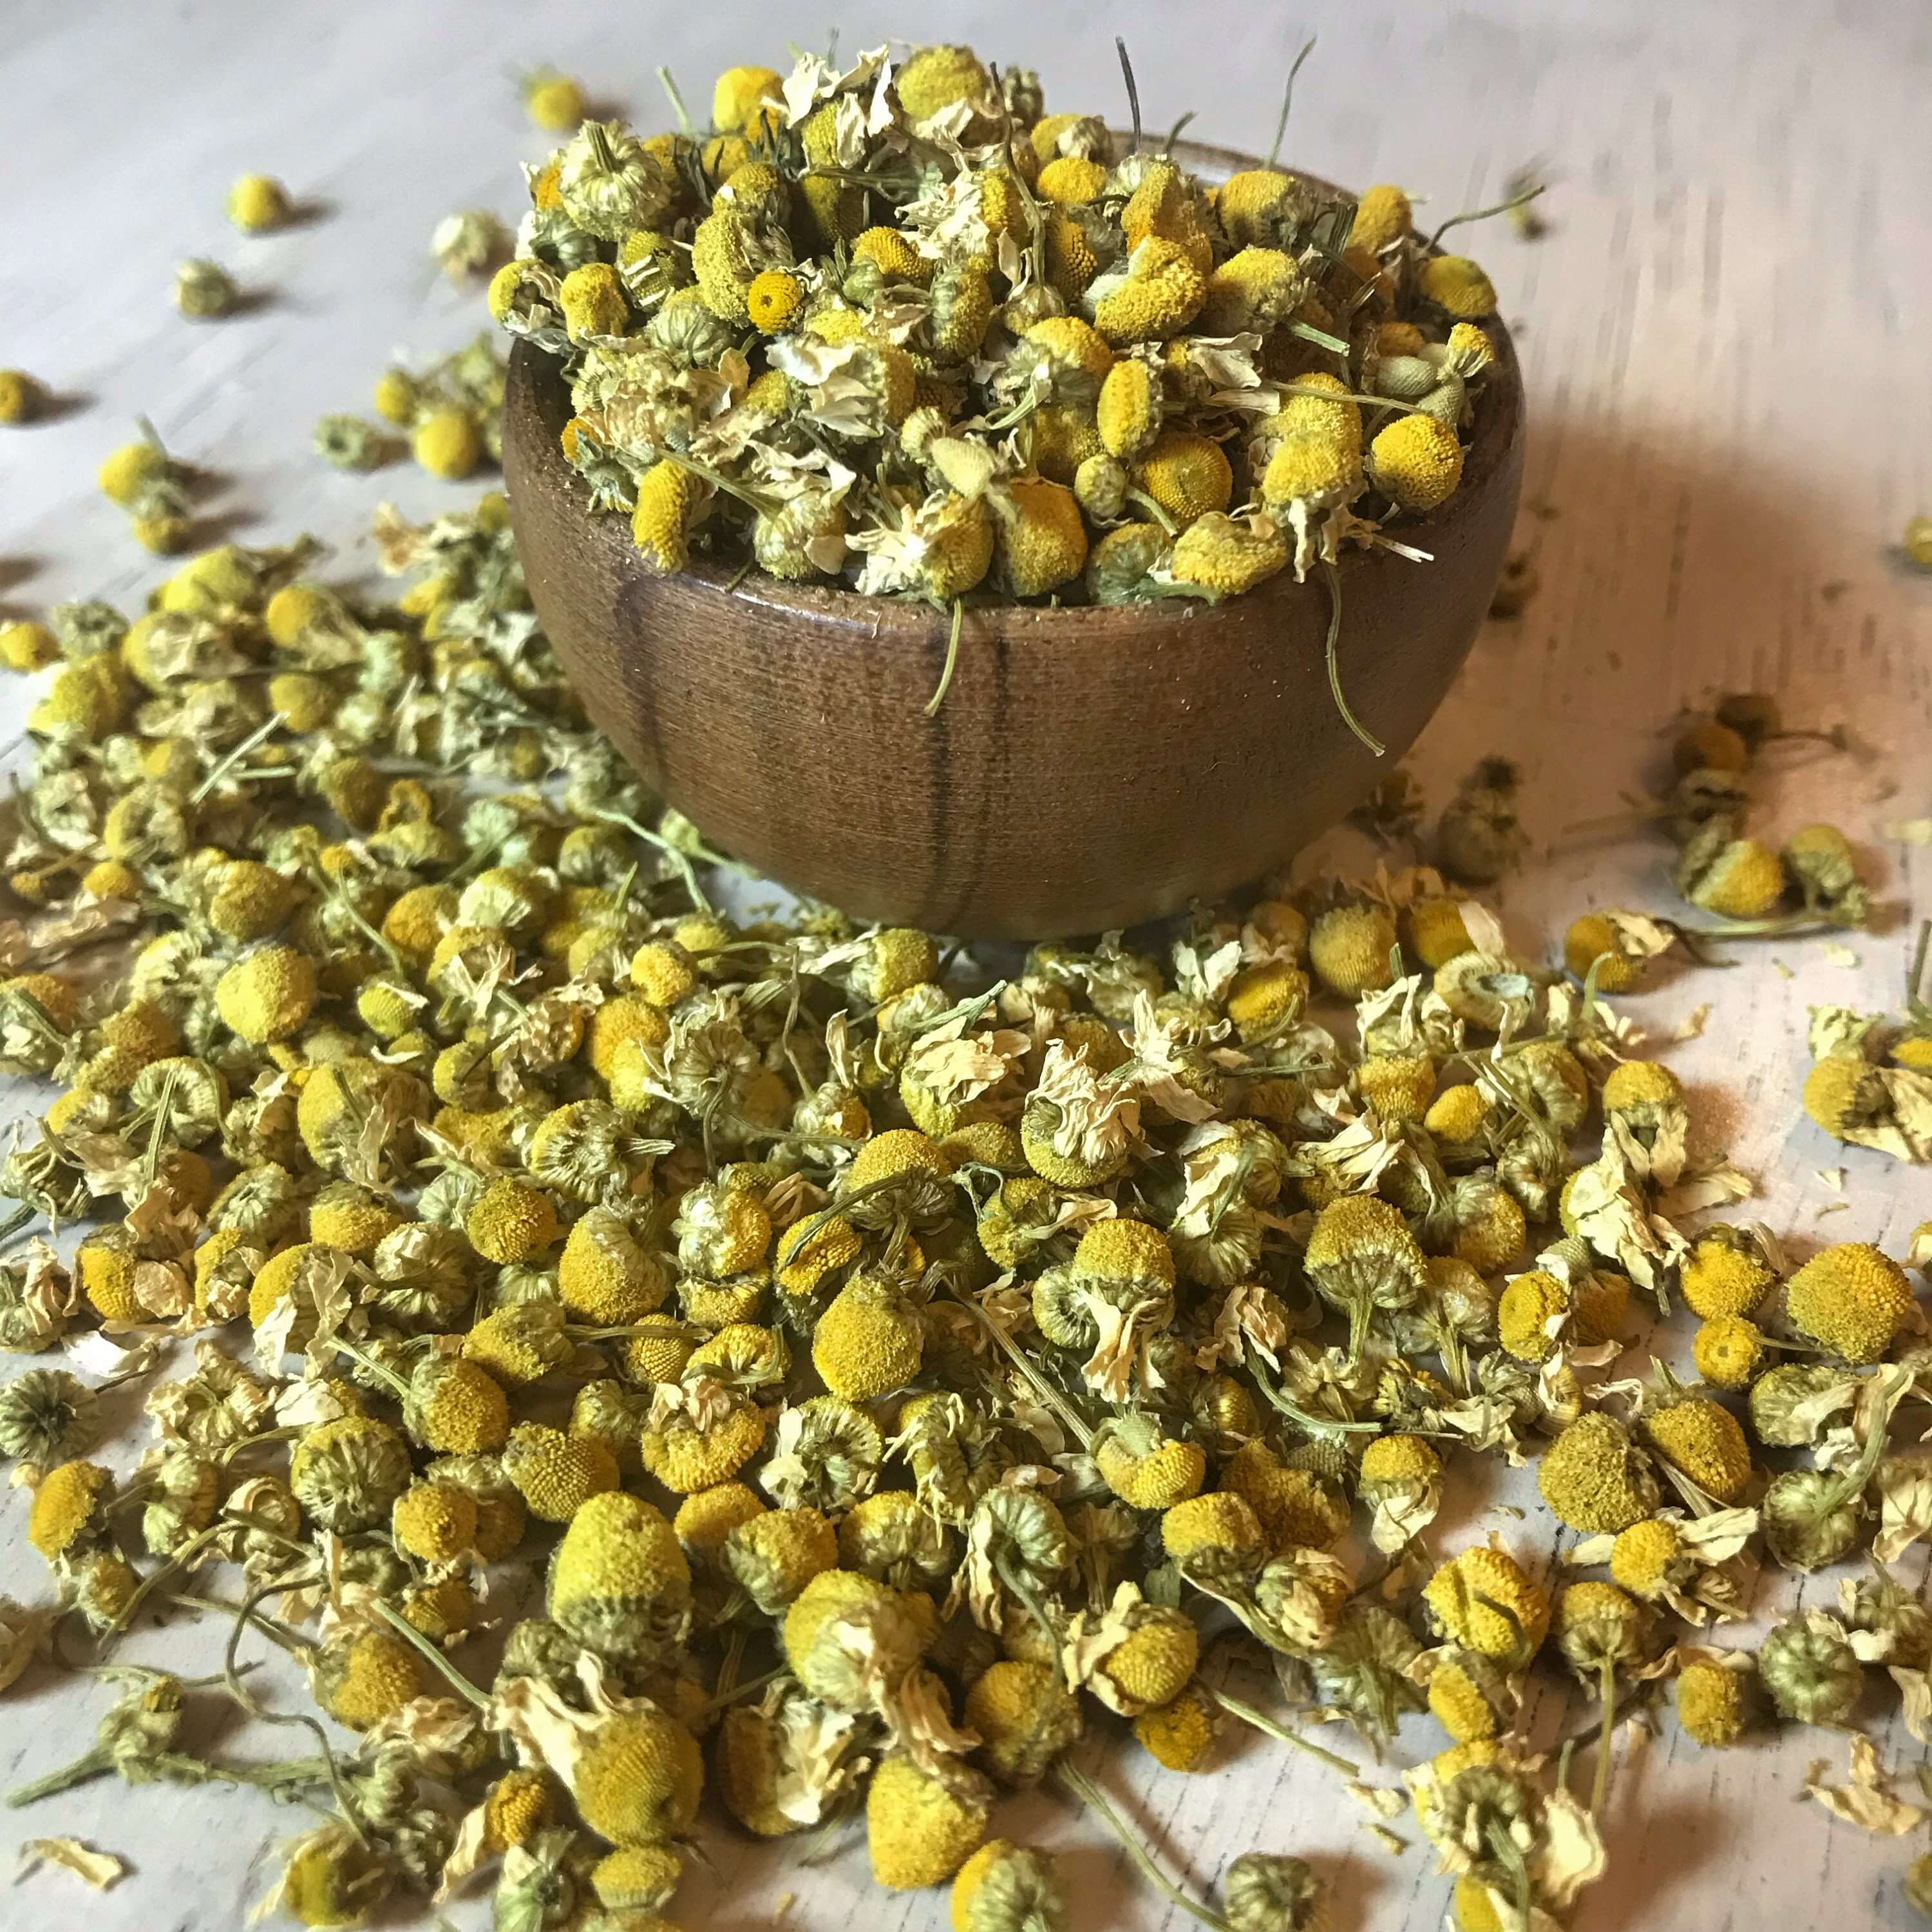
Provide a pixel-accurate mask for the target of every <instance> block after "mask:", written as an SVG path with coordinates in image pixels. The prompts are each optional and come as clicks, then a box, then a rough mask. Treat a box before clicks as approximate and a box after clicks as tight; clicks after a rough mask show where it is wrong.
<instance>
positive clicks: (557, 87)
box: [521, 67, 584, 133]
mask: <svg viewBox="0 0 1932 1932" xmlns="http://www.w3.org/2000/svg"><path fill="white" fill-rule="evenodd" d="M521 86H522V90H523V111H524V112H525V113H526V114H527V115H529V118H530V121H531V123H532V125H533V126H535V127H541V128H544V129H546V130H548V131H549V132H550V133H564V132H567V131H568V130H569V129H571V128H573V127H575V126H576V125H577V123H578V122H579V121H581V120H582V119H583V114H584V106H583V89H582V88H581V87H580V86H578V85H577V83H576V82H575V81H574V80H571V77H569V75H568V74H559V73H558V71H556V68H548V67H545V68H538V69H536V71H535V72H534V73H532V74H526V75H524V76H523V80H522V82H521Z"/></svg>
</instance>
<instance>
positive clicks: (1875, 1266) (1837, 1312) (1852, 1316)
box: [1785, 1241, 1912, 1362]
mask: <svg viewBox="0 0 1932 1932" xmlns="http://www.w3.org/2000/svg"><path fill="white" fill-rule="evenodd" d="M1785 1306H1786V1312H1787V1313H1788V1314H1789V1315H1790V1318H1791V1322H1792V1325H1793V1327H1794V1328H1796V1329H1797V1331H1799V1334H1802V1335H1804V1336H1806V1337H1808V1338H1809V1339H1810V1340H1812V1341H1814V1342H1816V1343H1818V1344H1819V1345H1820V1346H1821V1347H1823V1348H1826V1349H1830V1350H1831V1351H1832V1352H1833V1354H1835V1355H1842V1356H1843V1358H1845V1360H1846V1361H1848V1362H1876V1361H1879V1360H1881V1359H1882V1358H1883V1356H1884V1355H1885V1351H1886V1350H1887V1349H1889V1348H1890V1347H1891V1344H1892V1342H1893V1340H1894V1337H1896V1336H1897V1334H1898V1331H1900V1328H1903V1326H1904V1325H1905V1322H1906V1317H1907V1316H1909V1315H1910V1313H1911V1312H1912V1286H1911V1284H1910V1283H1909V1282H1908V1281H1907V1280H1906V1278H1905V1271H1904V1270H1903V1269H1902V1268H1900V1266H1899V1265H1898V1264H1897V1262H1894V1261H1893V1260H1892V1259H1891V1257H1890V1256H1888V1255H1886V1254H1885V1253H1882V1252H1881V1251H1880V1250H1879V1249H1877V1248H1875V1247H1871V1246H1870V1244H1868V1243H1867V1242H1864V1241H1842V1242H1841V1243H1840V1244H1838V1246H1837V1247H1832V1248H1827V1249H1826V1250H1825V1252H1824V1253H1823V1254H1820V1255H1814V1256H1812V1258H1811V1260H1809V1261H1808V1262H1806V1263H1805V1265H1804V1266H1803V1267H1802V1268H1800V1269H1799V1271H1798V1272H1797V1273H1796V1274H1795V1275H1793V1277H1791V1282H1790V1286H1789V1288H1788V1289H1787V1290H1786V1301H1785Z"/></svg>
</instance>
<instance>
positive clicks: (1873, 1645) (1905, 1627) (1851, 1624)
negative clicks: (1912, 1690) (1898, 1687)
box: [1838, 1557, 1932, 1670]
mask: <svg viewBox="0 0 1932 1932" xmlns="http://www.w3.org/2000/svg"><path fill="white" fill-rule="evenodd" d="M1871 1567H1872V1572H1873V1574H1871V1575H1870V1576H1869V1577H1860V1578H1859V1579H1858V1581H1857V1582H1855V1583H1853V1582H1852V1580H1850V1579H1849V1578H1846V1580H1844V1581H1843V1582H1842V1583H1840V1585H1839V1586H1838V1598H1839V1605H1840V1608H1841V1611H1842V1613H1843V1616H1844V1620H1845V1625H1846V1628H1847V1629H1848V1630H1850V1631H1853V1632H1854V1633H1858V1634H1862V1635H1863V1636H1864V1637H1865V1639H1866V1642H1867V1646H1870V1648H1869V1649H1867V1648H1866V1646H1860V1648H1861V1649H1864V1651H1865V1654H1866V1655H1872V1653H1873V1652H1877V1653H1878V1661H1881V1662H1883V1663H1886V1664H1900V1665H1902V1666H1903V1667H1905V1668H1906V1669H1907V1670H1924V1669H1925V1668H1926V1667H1927V1662H1928V1661H1932V1607H1927V1604H1926V1603H1925V1601H1924V1599H1923V1598H1921V1597H1920V1596H1919V1595H1918V1593H1917V1592H1915V1591H1914V1590H1910V1589H1907V1588H1906V1586H1904V1585H1903V1584H1902V1583H1897V1582H1894V1580H1893V1579H1892V1577H1891V1574H1890V1573H1889V1572H1888V1571H1886V1570H1885V1568H1884V1566H1883V1565H1882V1564H1880V1563H1879V1561H1878V1559H1876V1557H1874V1558H1873V1559H1871Z"/></svg>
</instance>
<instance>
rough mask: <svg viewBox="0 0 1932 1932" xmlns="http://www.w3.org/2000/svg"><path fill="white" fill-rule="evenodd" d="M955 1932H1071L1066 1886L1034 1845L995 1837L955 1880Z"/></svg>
mask: <svg viewBox="0 0 1932 1932" xmlns="http://www.w3.org/2000/svg"><path fill="white" fill-rule="evenodd" d="M951 1911H952V1924H953V1932H1069V1928H1070V1927H1071V1926H1072V1924H1073V1912H1072V1908H1071V1906H1070V1905H1069V1903H1068V1902H1067V1888H1066V1885H1064V1882H1062V1880H1061V1876H1060V1874H1059V1873H1058V1870H1056V1869H1055V1865H1054V1862H1053V1861H1052V1858H1050V1857H1049V1855H1047V1854H1046V1852H1037V1851H1034V1849H1032V1848H1031V1846H1025V1845H1016V1844H1013V1843H1011V1842H1010V1841H1008V1840H1007V1839H1005V1838H994V1839H991V1840H989V1841H988V1842H987V1843H985V1844H983V1845H982V1846H980V1849H978V1850H977V1852H974V1854H973V1855H972V1856H971V1858H968V1860H967V1861H966V1862H965V1864H963V1865H962V1866H961V1867H960V1868H959V1876H957V1877H956V1878H955V1879H954V1880H953V1894H952V1900H951Z"/></svg>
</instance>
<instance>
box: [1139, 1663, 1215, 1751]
mask: <svg viewBox="0 0 1932 1932" xmlns="http://www.w3.org/2000/svg"><path fill="white" fill-rule="evenodd" d="M1219 1733H1220V1707H1219V1706H1217V1705H1215V1704H1214V1703H1212V1702H1211V1701H1210V1700H1209V1698H1208V1695H1207V1694H1206V1693H1205V1691H1202V1690H1200V1689H1199V1688H1197V1687H1196V1686H1195V1685H1191V1684H1190V1685H1184V1686H1183V1688H1181V1690H1180V1691H1178V1693H1177V1694H1175V1696H1174V1697H1172V1698H1170V1699H1169V1700H1168V1702H1167V1703H1164V1704H1156V1705H1152V1706H1149V1707H1148V1709H1146V1710H1145V1711H1142V1712H1141V1713H1140V1714H1139V1715H1138V1716H1137V1717H1136V1718H1135V1719H1134V1742H1136V1744H1137V1745H1139V1746H1140V1748H1142V1750H1143V1751H1145V1752H1146V1753H1147V1754H1148V1757H1151V1758H1152V1759H1153V1760H1154V1762H1155V1763H1157V1764H1158V1765H1159V1766H1161V1767H1162V1769H1164V1770H1166V1771H1178V1772H1199V1771H1203V1770H1205V1769H1207V1764H1208V1757H1209V1755H1210V1754H1211V1752H1212V1751H1213V1750H1214V1740H1215V1738H1216V1737H1217V1736H1218V1735H1219Z"/></svg>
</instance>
